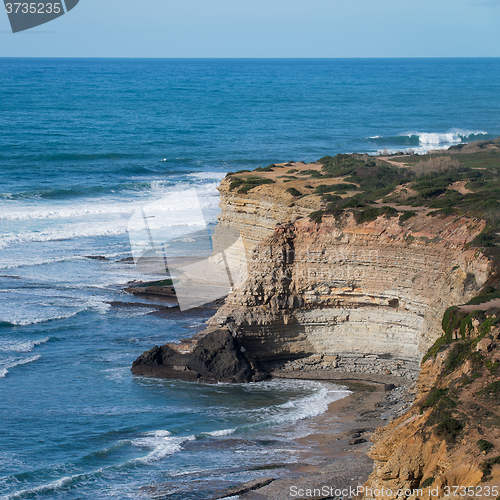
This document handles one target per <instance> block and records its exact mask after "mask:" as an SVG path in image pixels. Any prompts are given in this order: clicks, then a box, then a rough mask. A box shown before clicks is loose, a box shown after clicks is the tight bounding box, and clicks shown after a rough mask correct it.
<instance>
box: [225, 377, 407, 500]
mask: <svg viewBox="0 0 500 500" xmlns="http://www.w3.org/2000/svg"><path fill="white" fill-rule="evenodd" d="M336 382H338V381H336ZM343 385H346V386H348V387H349V389H350V390H352V391H353V392H352V394H351V395H349V396H348V397H346V398H343V399H340V400H337V401H334V402H333V403H331V404H330V405H329V407H328V410H327V411H326V412H325V413H323V414H322V415H319V416H318V417H315V418H314V419H312V423H311V424H312V425H311V427H312V428H313V429H314V432H313V433H312V434H310V435H308V436H306V437H303V438H298V439H295V440H294V441H295V443H296V444H298V445H299V446H300V447H301V448H302V449H304V450H307V451H304V454H303V455H301V456H300V458H299V461H298V463H297V464H296V465H295V466H294V467H292V468H290V472H289V474H288V475H287V476H285V477H284V478H283V477H281V478H279V479H276V480H274V481H272V482H270V484H268V485H265V486H262V487H257V488H256V489H253V490H252V491H248V492H245V493H243V492H241V493H238V489H233V490H231V491H228V492H227V495H226V496H229V497H231V495H233V496H232V498H240V499H241V500H285V499H286V500H290V499H305V498H315V499H330V498H341V496H339V495H336V494H335V493H340V491H337V492H335V490H346V489H347V490H349V488H352V489H356V488H357V486H358V485H362V484H363V483H364V482H365V481H366V480H367V478H368V476H369V475H370V473H371V472H372V470H373V461H372V460H371V459H370V458H369V457H368V456H367V455H366V453H367V451H368V450H369V449H370V447H371V446H372V444H373V443H372V442H371V441H370V437H371V436H372V435H373V433H374V431H375V429H376V428H377V427H381V426H384V425H386V424H387V422H388V421H389V420H390V419H391V418H392V417H393V416H394V414H396V413H400V412H401V411H403V410H404V408H405V407H406V406H408V405H409V400H411V396H410V395H408V394H407V392H406V390H405V389H404V388H403V387H401V388H396V389H395V390H393V391H385V390H384V386H383V385H381V384H373V385H369V384H366V383H358V382H344V383H343ZM405 400H408V401H406V402H405ZM265 479H268V480H269V479H272V473H271V474H269V475H268V476H267V477H265V478H262V479H261V480H260V481H261V482H262V481H264V480H265ZM241 486H242V488H241V489H244V487H245V485H241ZM248 486H250V487H252V486H258V485H248ZM301 490H303V491H301ZM307 490H309V491H307ZM313 490H316V491H313ZM301 493H302V494H301ZM325 493H326V494H325ZM234 495H236V496H234ZM347 496H349V495H347ZM219 498H220V497H219ZM345 498H346V497H345Z"/></svg>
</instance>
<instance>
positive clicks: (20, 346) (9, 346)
mask: <svg viewBox="0 0 500 500" xmlns="http://www.w3.org/2000/svg"><path fill="white" fill-rule="evenodd" d="M49 340H50V338H49V337H45V338H43V339H40V340H25V341H22V340H14V341H13V340H0V351H4V352H31V351H32V350H33V349H34V348H35V347H36V346H38V345H41V344H45V343H46V342H48V341H49Z"/></svg>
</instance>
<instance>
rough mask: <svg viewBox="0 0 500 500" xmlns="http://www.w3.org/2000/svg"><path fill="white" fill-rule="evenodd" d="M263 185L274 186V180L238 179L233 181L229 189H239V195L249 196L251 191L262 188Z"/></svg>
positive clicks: (260, 178)
mask: <svg viewBox="0 0 500 500" xmlns="http://www.w3.org/2000/svg"><path fill="white" fill-rule="evenodd" d="M263 184H274V181H273V180H272V179H267V178H262V177H255V176H253V177H247V178H246V179H242V178H237V179H234V180H232V181H231V184H230V185H229V189H231V190H233V189H236V188H239V189H238V193H240V194H247V193H248V192H249V191H250V190H251V189H253V188H255V187H257V186H262V185H263Z"/></svg>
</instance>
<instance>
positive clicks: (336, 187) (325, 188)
mask: <svg viewBox="0 0 500 500" xmlns="http://www.w3.org/2000/svg"><path fill="white" fill-rule="evenodd" d="M349 189H351V190H352V189H357V188H356V186H355V185H354V184H345V183H341V184H331V185H327V184H321V185H320V186H318V187H317V188H316V191H315V194H325V193H332V192H339V191H345V190H349Z"/></svg>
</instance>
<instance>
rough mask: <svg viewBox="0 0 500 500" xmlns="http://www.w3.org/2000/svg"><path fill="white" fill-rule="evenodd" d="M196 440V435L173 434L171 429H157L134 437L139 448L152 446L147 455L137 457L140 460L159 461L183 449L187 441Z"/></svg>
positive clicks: (134, 443) (133, 442) (143, 461)
mask: <svg viewBox="0 0 500 500" xmlns="http://www.w3.org/2000/svg"><path fill="white" fill-rule="evenodd" d="M194 440H196V437H195V436H172V435H171V433H170V432H169V431H165V430H157V431H152V432H147V433H145V434H144V437H141V438H137V439H134V440H133V441H132V444H133V445H134V446H136V447H138V448H150V449H152V451H150V452H149V453H148V454H147V455H146V456H145V457H142V458H139V459H137V461H138V462H142V463H150V462H157V461H158V460H161V459H163V458H165V457H166V456H168V455H173V454H174V453H178V452H179V451H181V450H182V445H183V444H184V443H185V442H187V441H194Z"/></svg>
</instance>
